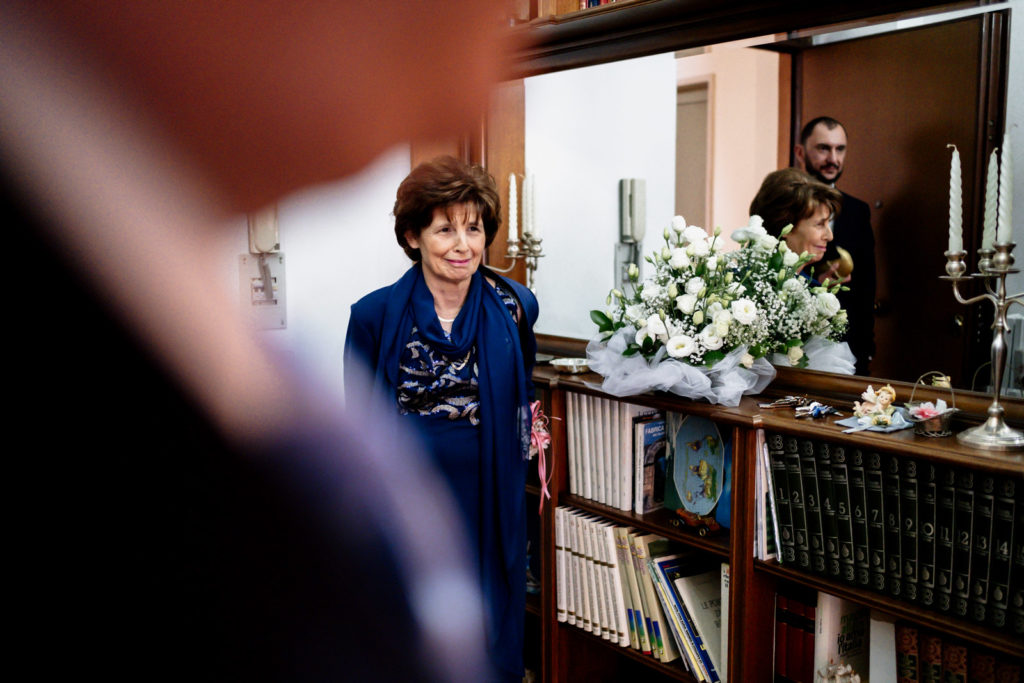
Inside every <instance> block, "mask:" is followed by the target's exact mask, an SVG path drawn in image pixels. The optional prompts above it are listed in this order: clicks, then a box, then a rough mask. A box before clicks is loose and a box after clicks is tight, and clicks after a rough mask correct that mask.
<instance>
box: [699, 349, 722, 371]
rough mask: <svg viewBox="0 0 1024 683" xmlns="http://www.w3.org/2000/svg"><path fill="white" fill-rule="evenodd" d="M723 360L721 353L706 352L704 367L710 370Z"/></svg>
mask: <svg viewBox="0 0 1024 683" xmlns="http://www.w3.org/2000/svg"><path fill="white" fill-rule="evenodd" d="M723 358H725V354H724V353H722V352H721V351H708V352H707V353H705V354H704V365H706V366H707V367H709V368H710V367H711V366H712V365H714V364H715V363H717V362H718V361H720V360H722V359H723Z"/></svg>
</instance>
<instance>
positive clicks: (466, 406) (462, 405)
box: [398, 283, 519, 425]
mask: <svg viewBox="0 0 1024 683" xmlns="http://www.w3.org/2000/svg"><path fill="white" fill-rule="evenodd" d="M494 291H495V292H497V294H498V296H499V297H500V298H501V300H502V302H503V303H504V304H505V308H507V309H508V311H509V314H510V315H511V316H512V319H513V320H516V319H517V318H518V315H519V313H518V303H517V301H516V298H515V295H513V294H512V292H510V291H509V290H508V289H506V288H505V287H503V286H502V285H501V283H495V286H494ZM477 374H478V373H477V364H476V346H475V345H474V346H472V347H471V348H470V349H469V351H467V352H466V353H465V354H464V355H462V356H460V357H449V356H446V355H444V354H443V353H440V352H439V351H435V350H434V349H433V348H432V347H431V346H430V345H429V344H427V343H426V342H424V341H423V340H422V339H421V338H420V332H419V329H418V328H417V327H416V326H415V325H413V328H412V332H411V333H410V335H409V342H408V343H407V344H406V345H405V349H403V350H402V356H401V358H400V360H399V366H398V409H399V411H401V413H402V414H403V415H408V414H409V413H416V414H419V415H442V416H446V417H447V418H448V419H449V420H461V419H466V420H469V422H470V424H472V425H478V424H480V415H479V412H480V389H479V386H478V380H477Z"/></svg>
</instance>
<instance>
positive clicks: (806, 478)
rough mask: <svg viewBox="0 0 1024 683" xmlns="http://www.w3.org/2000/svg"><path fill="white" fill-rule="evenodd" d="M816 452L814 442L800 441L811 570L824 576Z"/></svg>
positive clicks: (808, 440)
mask: <svg viewBox="0 0 1024 683" xmlns="http://www.w3.org/2000/svg"><path fill="white" fill-rule="evenodd" d="M816 450H817V444H816V443H815V442H814V441H812V440H810V439H801V440H800V478H801V479H802V480H803V484H804V513H805V514H806V515H807V543H808V544H809V545H810V548H811V570H812V571H813V572H815V573H816V574H824V573H825V572H826V569H825V539H824V534H823V533H822V520H821V495H820V492H819V491H818V463H817V461H816V460H815V451H816Z"/></svg>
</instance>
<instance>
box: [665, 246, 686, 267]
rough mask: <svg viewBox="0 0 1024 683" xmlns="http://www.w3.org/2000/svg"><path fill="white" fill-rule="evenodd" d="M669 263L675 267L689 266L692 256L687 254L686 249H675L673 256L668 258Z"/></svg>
mask: <svg viewBox="0 0 1024 683" xmlns="http://www.w3.org/2000/svg"><path fill="white" fill-rule="evenodd" d="M668 264H669V265H670V266H672V267H673V268H688V267H689V266H690V257H689V256H687V254H686V250H685V249H678V248H677V249H673V250H672V256H671V257H670V258H669V259H668Z"/></svg>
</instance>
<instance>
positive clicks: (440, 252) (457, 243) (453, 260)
mask: <svg viewBox="0 0 1024 683" xmlns="http://www.w3.org/2000/svg"><path fill="white" fill-rule="evenodd" d="M449 216H450V218H449ZM405 241H406V242H408V243H409V246H410V247H412V248H413V249H419V250H420V256H421V257H422V263H423V275H424V277H426V278H427V283H428V284H430V282H431V281H434V282H444V283H449V284H462V283H468V282H469V278H471V277H473V274H474V273H475V272H476V269H477V268H479V267H480V261H481V259H482V258H483V253H484V248H485V247H486V246H487V244H486V243H487V235H486V233H484V223H483V220H482V219H481V217H480V212H479V211H477V208H476V206H475V205H473V204H453V205H451V206H450V207H443V206H441V207H438V208H436V209H434V218H433V220H431V221H430V225H428V226H427V227H425V228H423V230H421V231H420V234H419V235H418V236H417V235H414V234H412V232H407V233H406V234H405Z"/></svg>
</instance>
